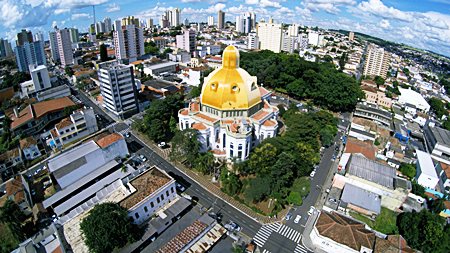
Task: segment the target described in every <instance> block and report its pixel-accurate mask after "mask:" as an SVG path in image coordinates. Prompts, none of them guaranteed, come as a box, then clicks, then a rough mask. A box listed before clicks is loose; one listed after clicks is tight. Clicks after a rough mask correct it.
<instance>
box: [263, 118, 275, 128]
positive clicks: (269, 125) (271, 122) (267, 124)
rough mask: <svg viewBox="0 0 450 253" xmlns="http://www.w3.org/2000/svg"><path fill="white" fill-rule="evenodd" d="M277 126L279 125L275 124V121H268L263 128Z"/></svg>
mask: <svg viewBox="0 0 450 253" xmlns="http://www.w3.org/2000/svg"><path fill="white" fill-rule="evenodd" d="M276 125H277V123H276V122H274V121H273V120H266V121H264V124H263V126H266V127H273V126H276Z"/></svg>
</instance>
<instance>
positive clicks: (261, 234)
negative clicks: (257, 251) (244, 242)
mask: <svg viewBox="0 0 450 253" xmlns="http://www.w3.org/2000/svg"><path fill="white" fill-rule="evenodd" d="M280 225H281V224H280V223H272V224H269V225H264V226H262V227H261V228H260V229H259V231H258V233H256V235H255V237H253V240H254V241H255V243H256V245H258V247H262V246H263V245H264V243H266V241H267V239H268V238H269V236H270V235H271V234H272V232H273V231H276V230H278V228H279V227H280Z"/></svg>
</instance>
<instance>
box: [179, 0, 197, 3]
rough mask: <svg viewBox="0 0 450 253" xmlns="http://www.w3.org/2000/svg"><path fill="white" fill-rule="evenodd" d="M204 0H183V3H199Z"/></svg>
mask: <svg viewBox="0 0 450 253" xmlns="http://www.w3.org/2000/svg"><path fill="white" fill-rule="evenodd" d="M201 1H202V0H181V2H182V3H198V2H201Z"/></svg>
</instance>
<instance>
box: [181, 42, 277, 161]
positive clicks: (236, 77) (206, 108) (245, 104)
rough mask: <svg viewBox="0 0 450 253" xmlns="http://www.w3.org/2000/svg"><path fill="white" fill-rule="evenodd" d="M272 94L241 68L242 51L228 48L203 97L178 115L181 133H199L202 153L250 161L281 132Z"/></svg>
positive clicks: (204, 88)
mask: <svg viewBox="0 0 450 253" xmlns="http://www.w3.org/2000/svg"><path fill="white" fill-rule="evenodd" d="M269 98H270V92H269V91H268V90H266V89H265V88H263V87H259V86H258V84H257V78H256V76H251V75H250V74H249V73H248V72H247V71H245V70H243V69H241V68H240V67H239V51H238V50H237V49H236V48H235V47H234V46H228V47H227V48H226V49H225V50H224V52H223V57H222V66H221V67H220V68H218V69H216V70H214V71H213V72H212V73H211V74H210V75H209V76H207V77H205V80H204V83H203V87H202V92H201V95H200V97H199V98H197V99H194V100H192V101H191V102H190V104H189V106H188V108H184V109H181V110H180V111H179V112H178V117H179V128H180V129H181V130H184V129H188V128H194V129H196V130H198V131H199V133H200V135H199V141H200V143H201V145H202V147H201V151H202V152H205V151H208V150H211V151H212V152H213V154H214V156H215V157H216V158H220V159H227V160H232V159H238V160H246V159H247V158H248V156H249V154H250V150H251V149H252V148H253V147H255V146H256V145H258V144H259V143H261V142H262V141H263V140H264V139H266V138H271V137H274V136H275V135H276V134H277V130H278V122H277V118H278V108H277V107H275V106H272V105H270V103H269Z"/></svg>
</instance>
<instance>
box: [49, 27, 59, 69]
mask: <svg viewBox="0 0 450 253" xmlns="http://www.w3.org/2000/svg"><path fill="white" fill-rule="evenodd" d="M48 38H49V41H50V51H51V55H52V60H53V61H54V62H57V61H59V50H58V41H57V39H56V32H49V33H48Z"/></svg>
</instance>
